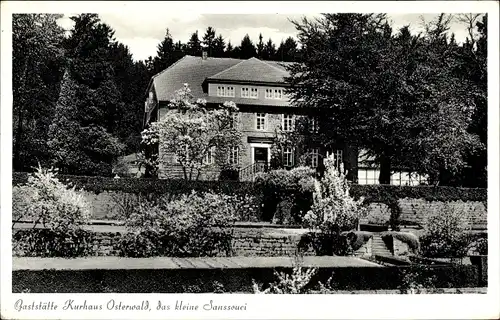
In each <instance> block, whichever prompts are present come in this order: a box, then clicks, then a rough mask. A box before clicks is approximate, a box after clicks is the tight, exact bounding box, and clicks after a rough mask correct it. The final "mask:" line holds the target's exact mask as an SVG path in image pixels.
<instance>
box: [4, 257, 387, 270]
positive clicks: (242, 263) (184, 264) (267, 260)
mask: <svg viewBox="0 0 500 320" xmlns="http://www.w3.org/2000/svg"><path fill="white" fill-rule="evenodd" d="M293 263H294V258H293V257H213V258H208V257H206V258H205V257H204V258H169V257H155V258H121V257H91V258H76V259H65V258H38V257H13V258H12V270H47V269H53V270H88V269H97V270H99V269H101V270H102V269H107V270H130V269H226V268H230V269H242V268H276V267H292V266H293ZM302 265H303V266H304V267H320V268H332V267H335V268H342V267H374V268H383V266H381V265H379V264H376V263H373V262H370V261H366V260H363V259H360V258H356V257H330V256H323V257H304V258H303V261H302Z"/></svg>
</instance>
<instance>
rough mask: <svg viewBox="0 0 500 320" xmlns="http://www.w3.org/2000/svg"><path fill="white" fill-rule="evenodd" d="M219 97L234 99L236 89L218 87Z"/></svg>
mask: <svg viewBox="0 0 500 320" xmlns="http://www.w3.org/2000/svg"><path fill="white" fill-rule="evenodd" d="M217 96H218V97H234V87H232V86H217Z"/></svg>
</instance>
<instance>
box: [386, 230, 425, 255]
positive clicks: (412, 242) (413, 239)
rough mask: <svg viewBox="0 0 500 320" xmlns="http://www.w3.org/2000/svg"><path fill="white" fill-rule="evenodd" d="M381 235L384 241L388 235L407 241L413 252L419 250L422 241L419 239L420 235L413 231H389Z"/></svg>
mask: <svg viewBox="0 0 500 320" xmlns="http://www.w3.org/2000/svg"><path fill="white" fill-rule="evenodd" d="M381 237H382V239H384V241H386V240H385V238H386V237H393V238H395V239H398V240H399V241H401V242H404V243H406V244H407V245H408V248H410V249H411V250H413V252H417V251H418V249H419V248H420V241H419V240H418V237H417V236H416V235H414V234H413V233H411V232H399V231H387V232H383V233H382V234H381Z"/></svg>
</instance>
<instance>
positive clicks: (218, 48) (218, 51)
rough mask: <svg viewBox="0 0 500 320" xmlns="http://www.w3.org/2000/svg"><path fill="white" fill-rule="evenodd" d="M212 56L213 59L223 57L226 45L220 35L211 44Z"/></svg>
mask: <svg viewBox="0 0 500 320" xmlns="http://www.w3.org/2000/svg"><path fill="white" fill-rule="evenodd" d="M213 47H214V48H213V56H214V57H215V58H222V57H224V49H225V48H226V43H225V41H224V38H223V37H222V35H220V34H219V36H218V37H217V38H215V40H214V42H213Z"/></svg>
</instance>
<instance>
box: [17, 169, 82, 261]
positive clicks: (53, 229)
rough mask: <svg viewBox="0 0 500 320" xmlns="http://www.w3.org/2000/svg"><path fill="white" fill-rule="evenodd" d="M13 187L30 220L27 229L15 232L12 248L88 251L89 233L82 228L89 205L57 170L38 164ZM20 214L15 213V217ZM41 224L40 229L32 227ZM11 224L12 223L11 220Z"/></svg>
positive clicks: (69, 252) (33, 252) (40, 251)
mask: <svg viewBox="0 0 500 320" xmlns="http://www.w3.org/2000/svg"><path fill="white" fill-rule="evenodd" d="M17 191H20V192H21V193H22V194H24V195H26V194H29V196H28V197H23V198H24V199H25V201H28V200H29V201H28V202H27V203H25V210H24V211H23V215H24V214H25V215H26V216H27V217H29V218H30V219H33V220H34V226H33V229H31V230H23V231H22V232H17V233H16V234H15V236H14V242H13V244H14V247H15V248H14V249H15V251H17V252H18V253H19V252H23V254H24V255H29V256H38V255H41V256H61V257H72V256H82V255H86V254H89V252H90V245H91V242H90V238H91V237H90V234H89V233H88V232H86V231H85V230H83V229H82V227H83V225H85V224H87V223H88V220H89V217H90V210H89V205H88V203H87V202H86V201H85V198H84V197H83V195H82V194H81V192H79V191H77V190H75V187H73V188H68V187H66V186H65V185H64V184H63V183H61V182H60V181H59V179H58V178H57V171H56V170H53V169H42V168H41V167H39V168H38V169H37V170H36V171H35V172H34V173H33V174H32V175H30V176H29V177H28V182H27V184H26V185H25V186H21V187H20V188H19V189H18V190H17ZM20 218H22V217H20V216H17V217H15V219H20ZM39 224H42V226H43V227H44V229H36V227H37V226H38V225H39ZM13 226H14V224H13Z"/></svg>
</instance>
